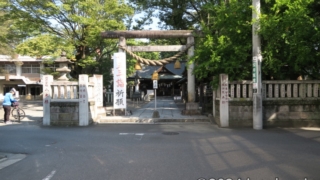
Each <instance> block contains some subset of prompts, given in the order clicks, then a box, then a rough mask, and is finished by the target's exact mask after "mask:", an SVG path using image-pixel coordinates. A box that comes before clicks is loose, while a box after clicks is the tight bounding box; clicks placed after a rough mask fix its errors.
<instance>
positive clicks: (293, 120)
mask: <svg viewBox="0 0 320 180" xmlns="http://www.w3.org/2000/svg"><path fill="white" fill-rule="evenodd" d="M219 109H220V108H219V100H216V101H215V118H214V121H215V122H216V123H217V124H218V125H219V124H220V112H219V111H220V110H219ZM229 126H230V127H252V126H253V106H252V101H251V100H246V99H244V100H239V101H229ZM263 126H264V128H268V127H320V100H316V99H315V100H288V99H287V100H283V99H282V100H264V101H263Z"/></svg>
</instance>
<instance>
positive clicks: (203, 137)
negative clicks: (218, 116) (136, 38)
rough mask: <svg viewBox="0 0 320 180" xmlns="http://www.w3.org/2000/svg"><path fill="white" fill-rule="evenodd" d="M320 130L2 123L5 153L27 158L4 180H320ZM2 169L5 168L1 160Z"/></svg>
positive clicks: (0, 148)
mask: <svg viewBox="0 0 320 180" xmlns="http://www.w3.org/2000/svg"><path fill="white" fill-rule="evenodd" d="M319 132H320V131H311V130H301V129H299V130H298V129H269V130H262V131H256V130H252V129H221V128H218V127H217V126H215V125H213V124H181V125H176V124H175V125H169V124H159V125H115V124H109V125H95V126H89V127H69V128H67V127H42V126H39V125H36V124H14V125H5V126H0V135H1V138H0V144H1V146H0V152H7V153H12V154H24V155H26V157H25V158H23V159H22V160H21V161H18V162H16V163H14V164H12V165H10V166H7V167H4V168H3V169H1V170H0V177H1V180H42V179H43V180H59V179H60V180H65V179H77V180H88V179H95V180H106V179H108V180H119V179H121V180H144V179H146V180H149V179H152V180H161V179H163V180H176V179H187V180H197V179H199V178H204V179H209V178H216V179H217V178H223V179H227V178H232V179H237V178H241V179H247V178H250V179H253V180H258V179H259V180H262V179H263V180H275V179H276V177H278V178H279V179H281V180H295V179H297V180H298V179H303V178H307V179H308V180H310V179H314V180H315V179H319V178H320V171H319V164H320V153H319V152H320V145H319V143H320V133H319ZM0 165H1V163H0Z"/></svg>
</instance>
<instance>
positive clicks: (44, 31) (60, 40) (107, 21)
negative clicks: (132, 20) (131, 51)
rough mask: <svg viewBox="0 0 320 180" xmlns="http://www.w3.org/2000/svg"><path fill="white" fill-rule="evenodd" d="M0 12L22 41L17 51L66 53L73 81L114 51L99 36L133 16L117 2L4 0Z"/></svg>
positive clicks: (111, 42) (113, 43) (120, 27)
mask: <svg viewBox="0 0 320 180" xmlns="http://www.w3.org/2000/svg"><path fill="white" fill-rule="evenodd" d="M1 10H2V11H3V12H5V14H4V16H3V17H2V19H6V20H11V21H13V24H12V28H13V27H14V28H15V29H16V30H18V31H17V34H19V35H20V37H23V38H24V39H25V41H24V43H22V44H20V45H19V46H17V47H16V51H17V52H20V53H25V54H28V55H29V54H30V55H38V56H42V55H48V54H47V53H48V52H52V53H56V54H57V51H60V52H61V51H62V50H64V51H67V53H68V55H69V56H70V57H71V56H74V59H75V67H74V69H73V71H72V72H73V74H72V75H73V76H74V77H75V78H76V77H77V75H78V74H81V73H89V74H90V73H94V72H95V70H96V69H97V68H96V66H97V65H98V64H99V63H100V62H101V61H102V60H103V59H105V58H107V56H106V57H105V56H104V55H106V54H107V53H110V52H112V51H113V50H115V47H116V43H117V42H116V41H115V40H104V39H101V37H100V33H101V32H103V31H106V30H123V29H125V28H126V26H125V23H124V22H125V19H126V18H128V17H129V16H131V15H132V14H133V9H132V8H131V7H130V6H128V5H127V4H126V3H125V2H124V1H121V0H120V1H119V0H99V1H98V0H63V1H62V0H44V1H29V0H7V1H6V2H5V3H1ZM45 40H48V41H46V42H44V41H45ZM30 45H34V46H30Z"/></svg>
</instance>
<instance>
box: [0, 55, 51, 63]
mask: <svg viewBox="0 0 320 180" xmlns="http://www.w3.org/2000/svg"><path fill="white" fill-rule="evenodd" d="M44 58H45V57H42V58H41V59H39V58H36V57H31V56H21V55H19V56H18V58H17V59H13V58H12V57H11V56H9V55H0V62H14V61H23V62H41V61H42V60H43V59H44Z"/></svg>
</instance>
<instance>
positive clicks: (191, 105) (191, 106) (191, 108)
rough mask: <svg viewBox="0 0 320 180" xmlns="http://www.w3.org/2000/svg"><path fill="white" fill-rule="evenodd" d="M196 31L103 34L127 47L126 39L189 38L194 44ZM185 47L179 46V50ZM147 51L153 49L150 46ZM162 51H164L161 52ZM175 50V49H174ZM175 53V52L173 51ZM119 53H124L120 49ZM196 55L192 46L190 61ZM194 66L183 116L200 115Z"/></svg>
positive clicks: (188, 40)
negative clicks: (196, 96) (116, 39)
mask: <svg viewBox="0 0 320 180" xmlns="http://www.w3.org/2000/svg"><path fill="white" fill-rule="evenodd" d="M194 33H196V32H194V31H192V30H168V31H161V30H151V31H150V30H149V31H106V32H102V33H101V37H102V38H119V45H121V46H122V47H125V46H126V38H187V44H193V43H194ZM182 47H183V46H179V49H180V48H182ZM146 49H151V48H150V46H148V47H147V48H146ZM155 49H157V51H172V50H171V49H170V47H169V49H170V50H169V49H168V47H163V48H162V47H159V46H157V47H156V48H155ZM161 49H162V50H161ZM174 49H175V48H174ZM173 51H175V50H173ZM119 52H124V51H123V50H122V49H121V48H119ZM193 55H194V47H193V46H191V47H190V48H189V49H188V60H189V59H190V58H191V57H193ZM193 69H194V64H193V63H192V64H189V65H188V68H187V71H188V81H187V82H188V86H187V87H188V102H187V103H186V109H185V110H184V111H183V112H182V113H183V114H189V115H193V114H200V111H199V104H198V103H196V102H195V95H196V93H195V76H194V75H193Z"/></svg>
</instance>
